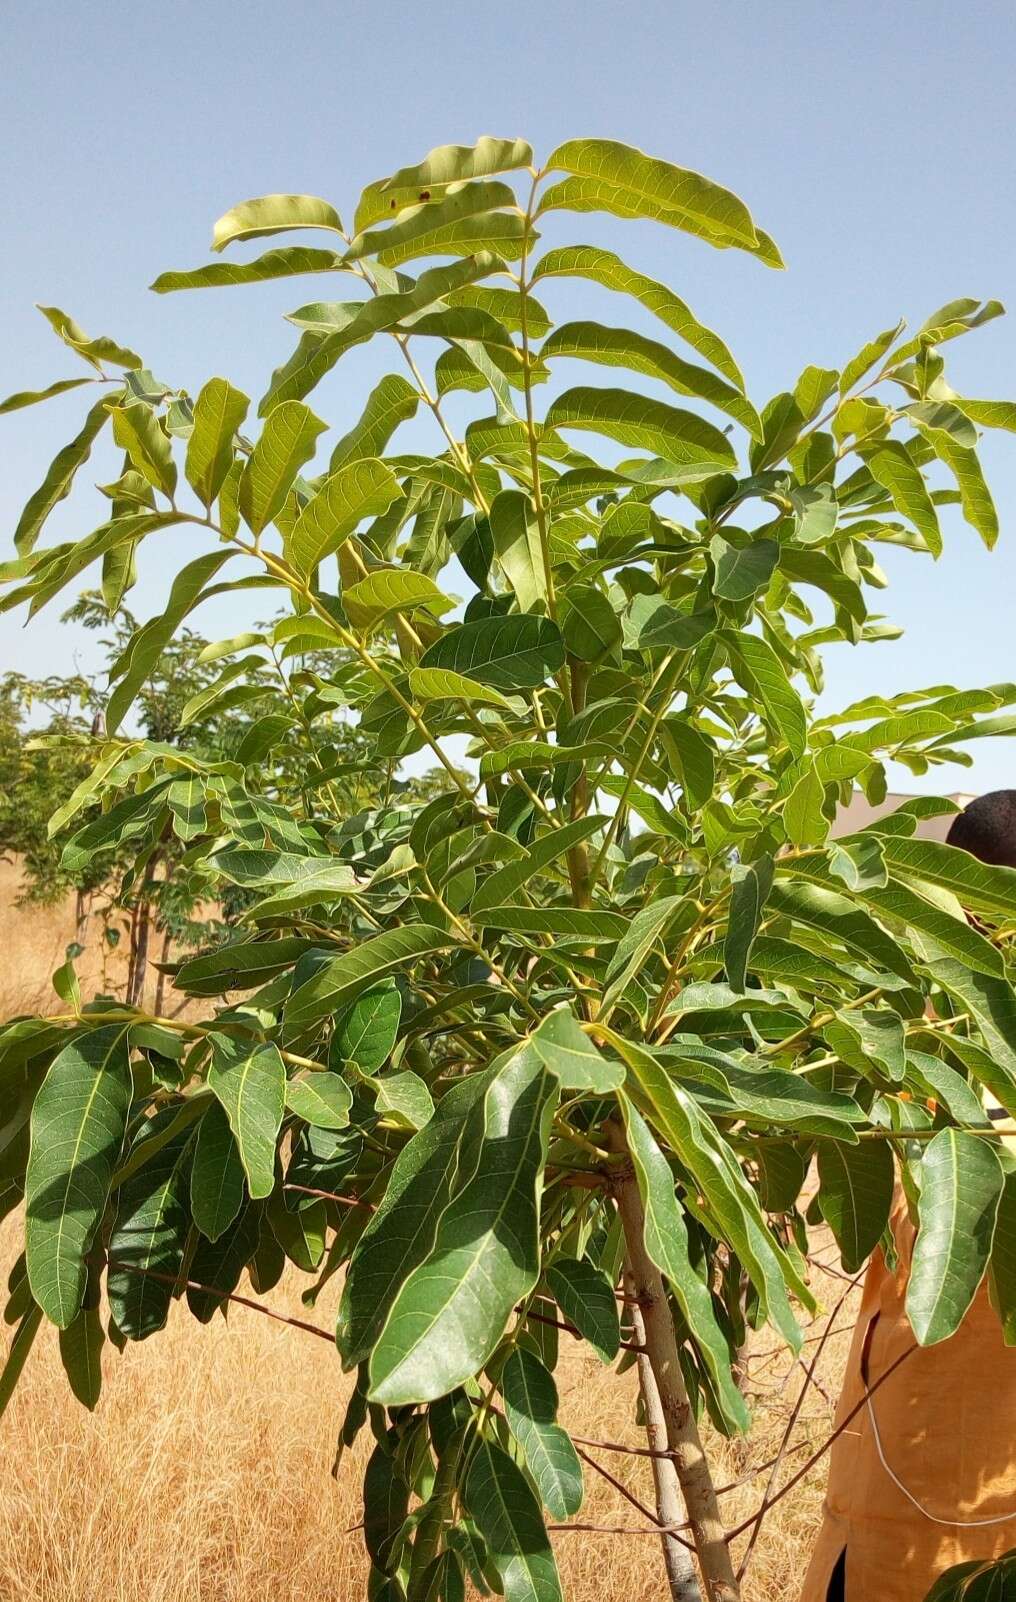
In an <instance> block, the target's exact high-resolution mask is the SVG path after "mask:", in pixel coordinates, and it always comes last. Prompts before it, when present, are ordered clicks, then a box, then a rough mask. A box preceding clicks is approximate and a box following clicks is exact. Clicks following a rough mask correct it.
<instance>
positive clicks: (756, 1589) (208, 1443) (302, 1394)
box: [0, 876, 850, 1602]
mask: <svg viewBox="0 0 1016 1602" xmlns="http://www.w3.org/2000/svg"><path fill="white" fill-rule="evenodd" d="M11 888H12V880H11V878H10V876H8V877H7V878H3V877H0V904H3V901H4V900H6V899H7V895H9V894H10V890H11ZM5 892H6V894H5ZM69 927H71V920H70V917H69V913H68V912H67V911H66V909H56V910H55V911H53V912H51V913H45V914H39V913H37V912H11V911H9V909H8V913H7V918H6V929H7V934H8V953H9V956H10V963H9V966H8V969H7V971H6V973H5V974H4V976H3V978H4V983H3V985H2V987H0V994H2V999H3V1001H4V1003H5V1004H6V1005H5V1015H7V1014H9V1013H10V1012H13V1011H21V1010H25V1009H27V1008H28V1007H31V1006H35V1005H38V1004H39V1003H40V1002H41V1003H42V1004H43V1005H48V998H47V991H48V975H49V973H50V972H51V971H52V969H53V968H54V967H56V966H57V965H58V963H59V962H60V961H61V960H62V957H63V947H64V945H65V944H66V941H67V938H68V935H67V933H66V931H67V929H68V928H69ZM54 953H55V959H54ZM51 959H54V960H51ZM47 963H48V964H49V966H48V967H47V966H46V964H47ZM18 982H21V983H22V984H23V985H24V989H23V991H22V992H21V993H20V994H19V993H17V992H16V991H15V988H14V987H15V985H16V984H17V983H18ZM18 1235H19V1220H17V1219H15V1218H12V1219H10V1220H8V1222H7V1224H6V1225H5V1226H4V1228H3V1230H2V1231H0V1269H2V1270H3V1272H4V1273H5V1274H6V1272H7V1270H8V1268H9V1267H10V1265H11V1263H12V1262H13V1260H14V1257H15V1256H16V1254H17V1251H18V1250H19V1242H18ZM302 1283H303V1282H302V1280H301V1278H300V1276H298V1275H294V1276H293V1278H292V1279H290V1280H287V1281H284V1282H283V1284H282V1285H281V1286H279V1287H278V1288H277V1289H276V1290H275V1291H274V1292H273V1293H272V1294H271V1296H270V1298H268V1300H269V1301H270V1302H271V1305H272V1306H274V1307H276V1308H277V1309H278V1310H280V1311H284V1312H285V1311H289V1312H293V1313H299V1312H303V1309H302V1308H301V1307H300V1303H299V1292H300V1289H301V1285H302ZM241 1289H243V1290H244V1291H245V1292H248V1291H249V1287H247V1286H246V1285H244V1286H242V1287H241ZM815 1289H816V1292H817V1293H818V1294H819V1296H820V1297H821V1298H822V1299H823V1300H825V1301H826V1302H827V1304H828V1305H830V1306H831V1305H833V1303H834V1302H835V1301H836V1300H837V1299H838V1295H839V1292H840V1291H841V1290H842V1286H841V1285H840V1284H839V1283H838V1281H837V1280H836V1279H835V1278H829V1279H828V1280H827V1281H825V1282H824V1283H823V1279H822V1278H821V1277H820V1278H819V1279H818V1282H817V1283H816V1286H815ZM334 1312H335V1298H334V1296H333V1297H330V1298H323V1299H322V1302H321V1303H320V1304H319V1306H318V1308H317V1309H316V1311H315V1313H314V1314H313V1315H312V1316H313V1318H314V1321H315V1322H316V1323H318V1324H320V1325H321V1326H322V1327H323V1328H325V1329H329V1328H330V1327H331V1324H332V1322H333V1319H334ZM304 1316H306V1315H304ZM841 1320H842V1323H843V1325H844V1329H846V1327H847V1326H848V1325H849V1322H850V1315H849V1310H848V1309H844V1312H843V1313H842V1314H841ZM821 1329H822V1322H821V1321H819V1322H818V1323H817V1324H816V1325H815V1327H814V1330H813V1331H810V1332H809V1334H810V1335H812V1336H813V1335H814V1334H816V1333H817V1332H820V1331H821ZM5 1334H6V1332H5ZM55 1337H56V1332H55V1331H54V1330H51V1329H49V1328H44V1329H43V1330H42V1332H41V1333H40V1336H39V1339H38V1341H37V1342H36V1347H35V1349H34V1351H33V1353H32V1355H31V1358H30V1359H29V1363H28V1365H27V1367H26V1370H25V1373H24V1375H23V1376H22V1379H21V1383H20V1385H19V1387H18V1389H17V1391H16V1393H15V1396H14V1399H13V1401H12V1402H11V1404H10V1407H9V1409H8V1411H7V1413H6V1415H5V1416H4V1418H3V1420H2V1421H0V1443H2V1447H3V1457H4V1462H5V1465H6V1472H5V1475H4V1487H3V1492H2V1495H0V1598H2V1602H356V1599H358V1598H360V1597H362V1596H363V1595H364V1580H365V1573H366V1568H365V1564H364V1560H363V1554H362V1547H361V1544H360V1536H359V1534H358V1533H357V1532H355V1531H354V1532H353V1533H351V1534H347V1533H346V1532H347V1531H348V1530H349V1529H350V1527H351V1526H354V1525H356V1524H358V1522H359V1520H360V1517H361V1511H362V1510H361V1506H360V1501H359V1486H360V1478H361V1474H362V1468H363V1455H364V1452H365V1451H366V1450H367V1445H366V1442H365V1441H361V1443H360V1446H359V1448H358V1450H357V1451H356V1452H355V1453H354V1454H353V1455H352V1456H351V1457H350V1458H349V1459H348V1460H347V1461H346V1462H344V1464H343V1469H342V1473H341V1476H340V1478H339V1480H338V1482H336V1481H335V1480H333V1479H332V1478H331V1477H330V1475H329V1469H330V1465H331V1462H332V1457H333V1453H334V1446H335V1437H336V1432H337V1429H338V1425H339V1423H340V1421H341V1418H342V1415H343V1412H344V1409H345V1404H346V1399H347V1397H348V1393H349V1380H348V1379H347V1378H346V1377H345V1376H343V1375H342V1373H341V1371H340V1368H339V1363H338V1358H337V1356H336V1353H335V1351H334V1348H332V1347H330V1346H329V1345H328V1344H327V1343H326V1342H325V1341H318V1340H316V1339H314V1338H313V1337H312V1336H310V1335H307V1334H304V1333H301V1332H300V1331H298V1330H295V1329H293V1328H291V1327H289V1326H286V1325H284V1324H279V1323H275V1322H273V1321H272V1320H270V1319H268V1318H265V1317H264V1316H263V1315H259V1314H257V1313H255V1312H252V1311H248V1310H247V1309H245V1308H243V1307H239V1306H232V1307H231V1308H230V1311H229V1317H228V1320H223V1319H221V1318H216V1319H215V1320H214V1321H213V1323H212V1324H211V1326H202V1325H199V1324H197V1323H195V1322H194V1321H193V1320H192V1319H191V1318H190V1317H189V1315H188V1313H187V1310H186V1307H175V1308H174V1310H173V1314H172V1318H171V1322H170V1327H169V1329H168V1330H167V1331H166V1332H165V1333H164V1334H162V1335H158V1336H156V1337H154V1338H153V1339H152V1340H150V1341H148V1342H145V1343H142V1344H140V1345H131V1346H129V1347H128V1348H127V1351H126V1352H125V1353H124V1355H123V1356H119V1355H118V1354H117V1353H116V1352H115V1351H113V1350H112V1349H111V1348H110V1347H108V1346H107V1348H106V1351H105V1353H104V1362H103V1368H104V1375H105V1382H104V1386H103V1393H102V1398H101V1400H100V1403H99V1406H98V1408H97V1410H96V1412H95V1413H94V1414H89V1413H88V1412H86V1411H85V1410H84V1409H83V1408H82V1407H81V1406H80V1405H79V1404H78V1403H77V1402H76V1401H75V1400H74V1399H73V1397H72V1396H71V1395H70V1393H69V1391H68V1388H67V1384H66V1380H65V1379H64V1376H63V1371H62V1369H61V1367H60V1362H59V1356H58V1352H57V1343H56V1338H55ZM846 1338H847V1337H846V1334H841V1335H833V1337H832V1338H831V1339H830V1341H829V1342H828V1345H827V1347H826V1348H825V1350H824V1351H823V1355H822V1360H821V1362H820V1365H819V1371H818V1374H817V1375H816V1378H817V1379H818V1380H819V1382H820V1386H821V1389H816V1388H814V1387H812V1388H810V1390H809V1393H808V1395H807V1397H806V1398H805V1400H804V1404H803V1407H802V1409H801V1415H800V1419H799V1421H798V1425H797V1427H796V1429H795V1432H794V1436H793V1441H792V1443H791V1444H792V1446H793V1447H797V1446H799V1445H800V1444H801V1443H811V1444H812V1445H817V1444H819V1443H820V1442H821V1441H822V1440H824V1438H825V1436H826V1435H827V1434H828V1431H829V1427H830V1419H831V1413H832V1403H833V1402H834V1401H835V1396H836V1391H837V1388H838V1383H839V1369H840V1366H841V1365H842V1361H843V1356H844V1353H845V1349H846ZM564 1342H565V1350H564V1353H563V1357H562V1362H561V1365H560V1367H559V1369H558V1376H557V1377H558V1383H559V1386H560V1390H561V1400H562V1419H563V1421H564V1422H565V1423H566V1424H567V1425H568V1426H569V1428H571V1429H572V1430H573V1431H574V1433H575V1434H577V1435H579V1436H583V1437H587V1438H589V1439H592V1440H597V1441H601V1440H609V1441H622V1442H626V1443H629V1444H639V1440H640V1437H639V1433H638V1431H637V1429H636V1428H635V1426H634V1424H633V1421H632V1420H633V1401H634V1385H635V1382H634V1376H633V1375H629V1376H627V1377H626V1379H625V1380H623V1381H621V1383H620V1385H619V1384H618V1382H617V1380H616V1379H615V1378H614V1376H613V1375H612V1374H611V1372H610V1371H609V1370H605V1369H603V1368H602V1367H601V1366H600V1365H599V1364H598V1362H597V1361H596V1359H595V1358H592V1357H584V1356H581V1355H579V1352H578V1349H577V1348H573V1349H572V1350H571V1351H569V1350H567V1348H568V1347H569V1346H570V1345H571V1342H570V1341H569V1340H568V1338H567V1337H564ZM774 1346H775V1342H774V1341H773V1339H772V1337H769V1336H765V1335H762V1336H759V1337H758V1338H757V1339H756V1340H755V1342H754V1348H755V1353H756V1355H755V1356H754V1357H753V1358H752V1359H751V1361H750V1362H749V1364H748V1371H749V1378H748V1381H747V1388H748V1390H749V1392H750V1393H751V1395H752V1397H753V1398H754V1399H755V1406H756V1426H755V1429H754V1431H753V1433H752V1436H751V1438H750V1440H748V1441H745V1442H738V1443H734V1444H729V1443H725V1442H718V1441H713V1442H711V1443H710V1450H711V1452H712V1453H713V1455H714V1460H715V1462H716V1464H717V1472H718V1475H719V1478H720V1481H721V1483H727V1482H731V1481H738V1480H741V1479H742V1478H743V1476H744V1475H745V1473H746V1471H748V1470H749V1469H751V1468H752V1467H753V1466H754V1465H757V1464H760V1463H764V1462H765V1461H766V1460H767V1459H769V1458H771V1457H772V1456H773V1455H774V1454H775V1453H776V1452H777V1451H778V1449H779V1445H780V1441H781V1438H782V1436H783V1433H784V1430H785V1427H786V1423H787V1419H788V1416H789V1413H790V1409H791V1407H792V1405H793V1403H794V1401H795V1399H796V1397H797V1394H798V1392H799V1390H800V1387H801V1383H802V1381H803V1370H802V1369H801V1368H800V1367H795V1368H791V1367H790V1365H789V1364H788V1362H787V1360H786V1358H785V1357H784V1356H783V1355H776V1356H770V1355H768V1354H769V1353H770V1351H771V1350H772V1349H773V1348H774ZM813 1351H814V1346H810V1347H807V1348H806V1349H805V1354H806V1360H807V1358H808V1354H809V1353H810V1352H813ZM619 1392H620V1394H619ZM591 1450H592V1455H593V1456H594V1457H596V1458H597V1459H598V1460H599V1461H600V1462H601V1463H602V1464H603V1465H604V1466H605V1467H607V1468H609V1470H610V1471H611V1473H613V1474H614V1475H615V1476H616V1477H617V1478H619V1479H621V1480H622V1481H623V1483H624V1484H625V1485H626V1486H627V1487H628V1488H629V1489H630V1490H631V1491H632V1493H633V1494H634V1495H636V1496H638V1497H640V1498H641V1499H642V1500H643V1501H644V1502H646V1503H651V1501H652V1484H651V1478H650V1474H649V1467H648V1463H647V1461H646V1460H645V1459H639V1458H633V1457H624V1456H619V1455H615V1454H610V1453H607V1452H606V1451H603V1450H596V1449H591ZM805 1456H806V1453H805V1452H801V1453H800V1455H792V1456H790V1457H789V1458H788V1459H787V1460H786V1463H785V1466H784V1468H783V1471H782V1473H783V1476H784V1477H789V1474H790V1473H791V1471H792V1469H793V1468H794V1467H795V1466H796V1465H797V1464H798V1463H800V1462H802V1461H803V1460H804V1457H805ZM823 1478H824V1473H823V1466H820V1467H818V1468H817V1469H815V1470H813V1471H812V1473H811V1474H809V1476H808V1477H807V1479H806V1480H805V1481H803V1482H802V1484H801V1485H800V1486H798V1487H797V1488H796V1489H795V1490H794V1491H793V1492H792V1493H791V1494H790V1495H789V1496H788V1497H787V1498H786V1499H785V1500H784V1501H782V1502H781V1503H780V1504H779V1505H778V1507H777V1508H776V1509H774V1511H773V1512H772V1513H771V1514H770V1516H769V1518H768V1519H767V1520H766V1522H765V1523H764V1525H763V1530H762V1534H761V1537H760V1540H759V1542H758V1546H757V1548H756V1550H755V1554H754V1556H753V1559H752V1564H751V1568H750V1570H749V1575H748V1580H747V1583H746V1587H745V1599H746V1602H776V1599H777V1598H779V1599H781V1602H782V1599H792V1598H793V1597H794V1596H795V1595H796V1592H797V1589H798V1587H799V1585H800V1581H801V1577H802V1574H803V1570H804V1567H805V1565H806V1562H807V1557H808V1552H809V1549H810V1545H811V1541H812V1539H813V1536H814V1531H815V1525H816V1521H817V1518H818V1512H819V1507H820V1502H821V1494H822V1483H823ZM767 1480H768V1471H766V1472H763V1473H761V1474H756V1475H754V1476H753V1477H752V1478H750V1479H749V1480H748V1481H747V1482H746V1483H744V1484H741V1485H739V1486H738V1488H737V1489H735V1490H734V1491H731V1492H729V1493H728V1494H727V1495H725V1497H724V1499H723V1505H724V1510H725V1513H726V1515H727V1518H728V1521H729V1523H730V1524H731V1525H734V1524H737V1523H739V1522H740V1521H742V1520H743V1519H745V1518H747V1517H748V1516H749V1515H750V1514H751V1513H752V1511H753V1510H754V1509H755V1508H756V1507H757V1506H758V1504H759V1502H760V1500H761V1497H762V1494H763V1492H764V1490H765V1486H766V1483H767ZM586 1485H587V1495H586V1502H585V1505H584V1507H583V1509H582V1512H581V1515H580V1518H581V1520H582V1522H584V1523H590V1524H599V1525H617V1524H622V1525H626V1526H629V1527H631V1526H641V1525H644V1524H645V1522H646V1521H645V1520H644V1518H643V1517H642V1516H641V1515H640V1514H639V1512H638V1511H637V1510H636V1508H634V1507H632V1506H631V1505H630V1504H629V1503H627V1502H626V1501H625V1500H624V1499H623V1497H622V1495H621V1493H620V1492H619V1491H618V1490H616V1489H615V1488H614V1487H613V1486H612V1485H610V1484H609V1483H607V1482H606V1481H605V1480H604V1479H602V1478H601V1477H600V1476H599V1475H598V1474H596V1473H595V1472H594V1470H593V1469H592V1468H589V1467H587V1468H586ZM555 1544H556V1549H557V1554H558V1560H559V1562H560V1565H561V1569H562V1575H563V1579H564V1583H565V1591H566V1595H567V1597H568V1598H569V1599H570V1602H594V1599H595V1602H632V1597H633V1595H635V1596H637V1597H638V1599H639V1602H651V1599H656V1598H663V1597H664V1595H665V1586H664V1584H663V1581H662V1577H661V1567H660V1562H659V1549H658V1545H657V1542H656V1539H655V1537H643V1536H638V1537H635V1536H614V1535H608V1534H600V1533H589V1532H581V1533H580V1532H573V1533H561V1534H559V1535H556V1536H555Z"/></svg>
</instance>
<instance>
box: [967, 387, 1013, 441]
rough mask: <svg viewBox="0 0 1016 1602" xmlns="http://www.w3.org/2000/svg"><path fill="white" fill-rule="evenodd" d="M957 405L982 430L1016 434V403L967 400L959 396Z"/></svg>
mask: <svg viewBox="0 0 1016 1602" xmlns="http://www.w3.org/2000/svg"><path fill="white" fill-rule="evenodd" d="M956 405H957V406H958V407H959V409H960V411H961V412H962V413H963V415H964V416H965V417H969V418H970V421H971V422H972V423H979V424H980V425H981V427H982V428H1004V429H1006V430H1007V431H1008V432H1009V433H1010V434H1016V401H1000V400H967V399H966V398H965V397H963V398H960V397H959V396H957V397H956Z"/></svg>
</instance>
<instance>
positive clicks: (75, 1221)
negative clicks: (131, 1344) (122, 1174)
mask: <svg viewBox="0 0 1016 1602" xmlns="http://www.w3.org/2000/svg"><path fill="white" fill-rule="evenodd" d="M130 1098H131V1071H130V1062H129V1058H128V1052H127V1030H126V1028H125V1026H124V1025H122V1024H109V1025H107V1026H106V1027H105V1028H101V1029H94V1030H91V1031H90V1032H89V1033H88V1034H86V1035H84V1036H82V1037H80V1038H79V1039H77V1040H73V1041H71V1043H70V1044H69V1045H67V1046H65V1047H64V1049H63V1051H61V1052H60V1053H59V1054H58V1055H57V1056H56V1057H55V1058H54V1059H53V1062H52V1063H51V1064H50V1067H49V1069H48V1071H47V1074H46V1078H45V1079H44V1080H43V1083H42V1087H41V1089H40V1090H39V1093H38V1095H37V1096H36V1098H35V1105H34V1106H33V1108H32V1138H31V1150H30V1153H29V1158H28V1169H27V1173H26V1175H25V1203H26V1216H25V1253H26V1257H27V1261H28V1281H29V1284H30V1285H31V1287H32V1295H33V1296H34V1297H35V1300H36V1301H37V1302H38V1304H39V1306H40V1307H41V1308H42V1310H43V1312H44V1313H45V1314H46V1317H47V1318H49V1319H52V1321H53V1323H54V1324H56V1325H57V1326H58V1328H60V1329H66V1328H67V1327H68V1326H69V1325H70V1324H72V1323H73V1322H74V1320H75V1318H76V1317H77V1315H78V1313H79V1312H80V1310H81V1303H82V1298H83V1296H84V1293H85V1285H86V1283H87V1279H88V1268H87V1264H86V1262H85V1256H86V1253H87V1252H88V1250H89V1248H90V1246H91V1244H92V1240H93V1239H94V1236H95V1232H96V1230H97V1228H98V1226H99V1223H100V1221H101V1219H102V1215H103V1212H104V1210H105V1206H106V1200H107V1197H108V1195H109V1187H110V1181H111V1179H112V1176H113V1170H114V1168H115V1167H116V1164H117V1161H118V1159H119V1156H120V1149H121V1147H122V1145H123V1137H124V1129H125V1127H126V1123H127V1109H128V1107H129V1104H130Z"/></svg>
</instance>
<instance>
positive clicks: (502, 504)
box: [489, 489, 547, 612]
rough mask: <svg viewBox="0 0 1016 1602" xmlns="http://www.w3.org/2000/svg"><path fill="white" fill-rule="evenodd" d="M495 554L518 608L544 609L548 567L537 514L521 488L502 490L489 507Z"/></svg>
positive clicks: (534, 610)
mask: <svg viewBox="0 0 1016 1602" xmlns="http://www.w3.org/2000/svg"><path fill="white" fill-rule="evenodd" d="M489 520H490V531H491V534H492V535H493V538H494V554H495V555H496V557H497V559H498V561H499V562H500V564H501V567H502V569H503V570H504V574H505V577H506V578H507V580H508V582H509V584H510V585H511V587H512V589H513V590H514V591H515V598H516V600H517V601H518V603H519V611H520V612H545V611H546V610H547V570H546V565H545V563H544V559H543V552H542V549H541V545H540V533H539V529H538V528H537V525H536V514H535V512H534V510H533V506H532V502H531V501H530V499H529V496H528V495H524V494H523V493H522V491H521V490H516V489H509V490H502V491H501V493H500V494H499V495H496V496H495V497H494V501H493V503H492V505H491V508H490V519H489Z"/></svg>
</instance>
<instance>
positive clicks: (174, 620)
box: [106, 550, 233, 734]
mask: <svg viewBox="0 0 1016 1602" xmlns="http://www.w3.org/2000/svg"><path fill="white" fill-rule="evenodd" d="M232 554H233V553H232V552H230V551H223V550H218V551H209V552H207V553H206V555H204V556H198V557H195V559H194V561H193V562H188V563H187V565H186V567H182V568H181V569H180V571H179V572H178V573H177V575H176V578H175V579H174V580H173V587H172V589H171V590H170V592H169V600H168V602H167V604H166V610H165V611H164V612H163V613H162V615H161V616H160V617H155V618H152V619H150V621H149V622H148V623H146V624H145V625H144V626H143V627H142V628H140V629H138V630H137V631H136V633H135V634H133V635H132V636H131V639H130V643H129V644H128V646H127V649H126V650H125V651H124V652H123V653H122V655H121V656H120V657H119V659H118V660H117V662H116V663H115V664H114V666H113V668H112V669H111V671H110V679H111V681H112V680H115V681H116V685H115V688H114V689H113V691H112V693H111V695H110V697H109V700H108V702H107V703H106V728H107V730H108V732H109V733H110V734H115V733H116V731H117V729H118V728H119V727H120V724H121V723H122V721H123V719H124V717H125V716H126V714H127V712H128V711H129V710H130V707H131V704H132V702H133V700H134V697H135V696H136V695H137V693H138V691H139V690H140V689H141V687H142V685H143V684H144V683H145V680H146V679H147V678H148V676H149V674H150V673H151V670H152V668H153V667H154V666H155V664H156V663H157V662H158V661H159V658H160V657H161V656H162V653H163V651H164V650H165V649H166V646H167V645H168V644H169V642H170V640H171V639H172V638H173V635H174V634H175V633H176V630H177V628H178V627H179V625H180V624H181V623H182V622H183V620H184V618H185V617H186V616H187V615H188V613H189V612H191V611H192V610H193V609H194V607H195V606H196V605H197V604H198V602H199V601H200V600H201V597H202V594H203V592H204V588H205V585H206V584H207V583H208V581H209V580H210V579H212V578H214V576H215V574H216V573H217V572H218V571H219V569H220V567H222V565H223V563H224V562H227V561H228V560H229V558H230V556H231V555H232Z"/></svg>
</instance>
